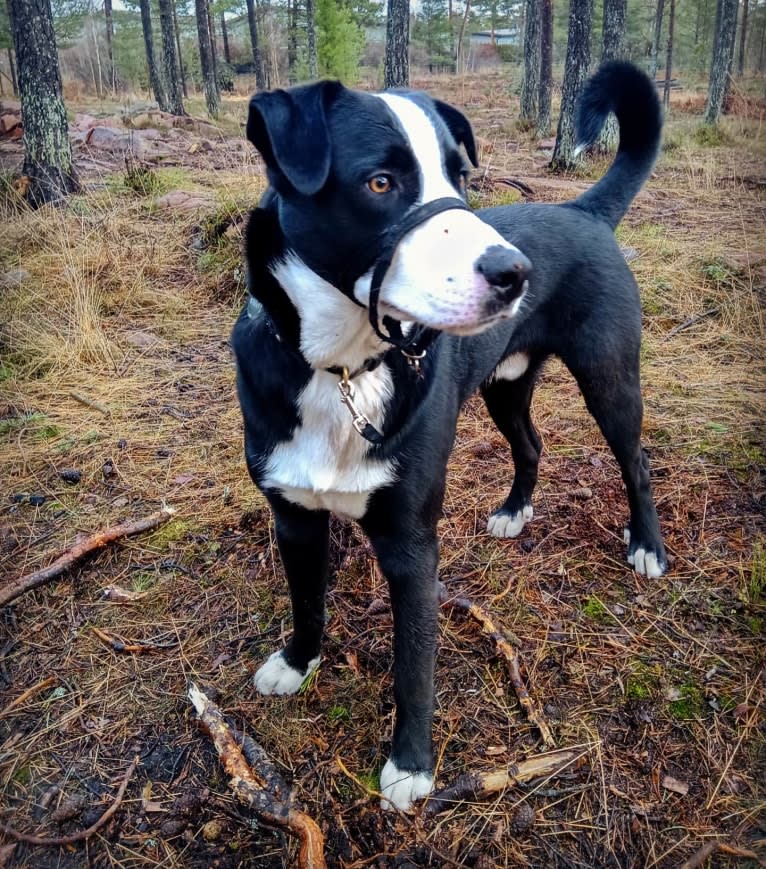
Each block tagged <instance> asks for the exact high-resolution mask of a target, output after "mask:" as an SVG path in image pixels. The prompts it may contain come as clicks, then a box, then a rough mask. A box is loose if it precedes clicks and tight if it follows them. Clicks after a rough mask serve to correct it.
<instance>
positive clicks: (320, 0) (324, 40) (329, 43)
mask: <svg viewBox="0 0 766 869" xmlns="http://www.w3.org/2000/svg"><path fill="white" fill-rule="evenodd" d="M316 28H317V60H318V64H319V69H318V75H321V76H323V77H324V76H329V77H331V78H338V79H340V80H341V81H344V82H346V83H347V84H353V82H354V81H355V79H356V77H357V75H358V69H359V58H360V57H361V54H362V49H363V47H364V33H363V32H362V29H361V27H359V25H358V24H357V23H356V22H355V21H354V18H353V15H352V14H351V11H350V9H349V8H348V7H347V6H342V5H341V4H340V3H338V2H336V0H317V7H316Z"/></svg>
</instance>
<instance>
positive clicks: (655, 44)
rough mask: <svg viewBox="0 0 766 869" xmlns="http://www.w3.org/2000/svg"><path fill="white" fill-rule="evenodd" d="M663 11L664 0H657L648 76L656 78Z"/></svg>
mask: <svg viewBox="0 0 766 869" xmlns="http://www.w3.org/2000/svg"><path fill="white" fill-rule="evenodd" d="M664 11H665V0H657V14H656V15H655V16H654V33H653V36H652V53H651V56H650V57H649V76H650V77H651V78H657V67H658V66H659V63H660V60H659V58H660V39H661V37H662V16H663V13H664Z"/></svg>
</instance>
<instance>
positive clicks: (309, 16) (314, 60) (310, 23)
mask: <svg viewBox="0 0 766 869" xmlns="http://www.w3.org/2000/svg"><path fill="white" fill-rule="evenodd" d="M306 49H307V51H308V56H309V78H312V79H317V78H319V58H318V57H317V28H316V11H315V9H314V0H306Z"/></svg>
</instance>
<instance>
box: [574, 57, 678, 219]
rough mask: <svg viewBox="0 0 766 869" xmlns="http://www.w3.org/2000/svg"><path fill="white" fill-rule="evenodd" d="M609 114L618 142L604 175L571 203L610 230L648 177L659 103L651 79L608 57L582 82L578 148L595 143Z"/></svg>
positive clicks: (655, 144) (656, 142)
mask: <svg viewBox="0 0 766 869" xmlns="http://www.w3.org/2000/svg"><path fill="white" fill-rule="evenodd" d="M609 112H614V113H615V115H616V116H617V121H618V123H619V125H620V146H619V148H618V149H617V156H616V157H615V160H614V163H612V165H611V166H610V167H609V170H608V171H607V173H606V175H604V177H603V178H602V179H601V180H600V181H598V182H597V183H596V184H594V185H593V187H591V188H590V190H588V191H587V192H586V193H583V195H582V196H579V197H578V198H577V199H576V200H575V201H574V202H573V203H572V204H573V205H575V206H577V207H578V208H582V209H584V210H585V211H588V212H590V213H591V214H593V215H594V216H595V217H599V218H601V219H602V220H605V221H606V222H607V223H608V224H609V225H610V226H611V227H612V229H614V228H615V227H616V226H617V224H618V223H619V222H620V221H621V220H622V218H623V217H624V215H625V212H626V211H627V210H628V207H629V206H630V203H631V202H632V201H633V199H634V198H635V196H636V194H637V193H638V191H639V190H640V189H641V187H643V185H644V182H645V181H646V179H647V178H648V177H649V175H650V173H651V171H652V166H654V161H655V160H656V159H657V154H658V152H659V148H660V140H661V137H662V107H661V106H660V101H659V99H658V97H657V90H656V88H655V85H654V82H653V81H652V80H651V79H650V78H648V76H646V75H645V74H644V73H643V72H641V71H640V70H639V69H637V68H636V67H635V66H633V65H632V64H630V63H626V62H624V61H611V62H610V63H605V64H604V65H603V66H602V67H601V69H599V71H598V72H597V73H596V74H595V75H594V76H593V77H592V78H591V79H589V80H588V81H587V82H586V84H585V90H584V91H583V93H582V96H581V97H580V102H579V105H578V109H577V124H576V126H577V141H578V149H582V148H585V147H587V146H588V145H590V144H592V143H593V142H595V140H596V138H597V136H598V134H599V133H600V132H601V128H602V127H603V126H604V123H605V121H606V118H607V115H608V114H609Z"/></svg>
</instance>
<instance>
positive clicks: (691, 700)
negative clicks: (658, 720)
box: [668, 684, 705, 721]
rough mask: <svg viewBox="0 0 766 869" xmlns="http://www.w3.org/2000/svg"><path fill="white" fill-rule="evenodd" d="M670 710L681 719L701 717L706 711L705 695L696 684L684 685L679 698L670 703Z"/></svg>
mask: <svg viewBox="0 0 766 869" xmlns="http://www.w3.org/2000/svg"><path fill="white" fill-rule="evenodd" d="M668 711H669V712H670V714H671V715H672V716H673V718H677V719H679V720H680V721H688V720H689V719H692V718H700V717H701V716H702V714H703V713H704V711H705V697H704V695H703V693H702V691H700V689H699V688H698V687H697V686H696V685H692V684H687V685H682V686H681V687H680V688H679V689H678V697H677V699H676V700H671V701H670V702H669V703H668Z"/></svg>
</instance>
